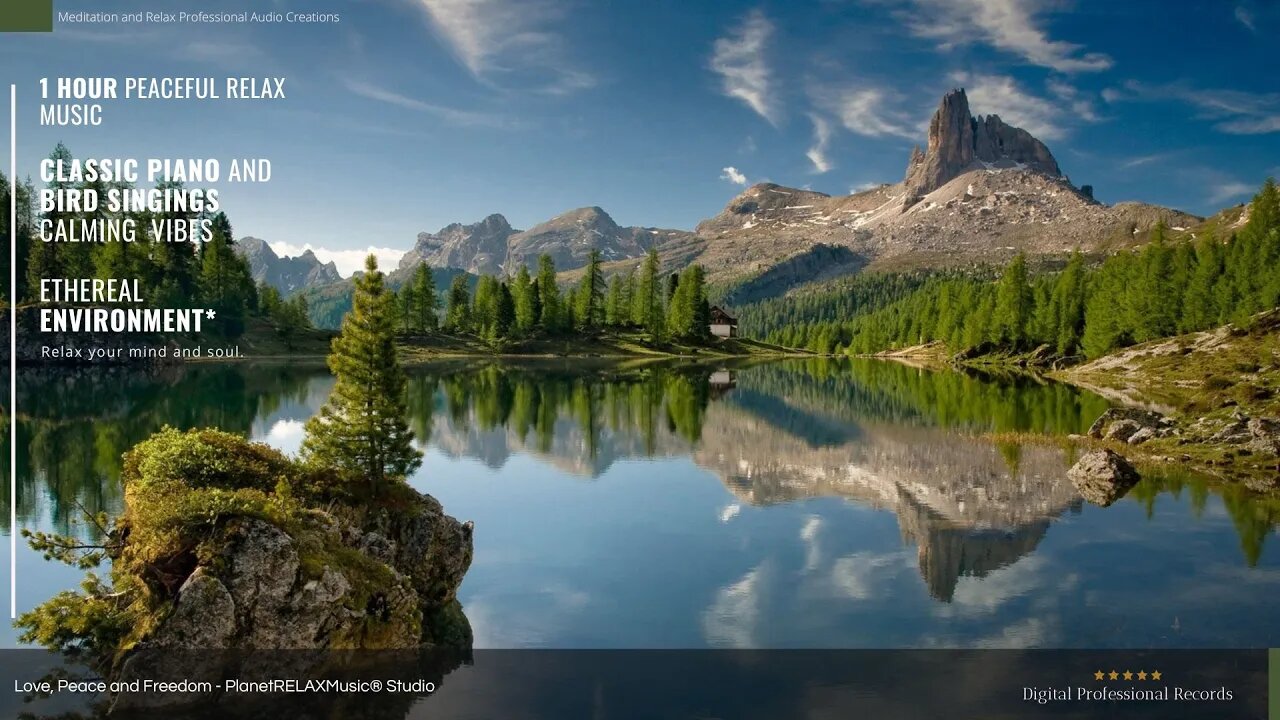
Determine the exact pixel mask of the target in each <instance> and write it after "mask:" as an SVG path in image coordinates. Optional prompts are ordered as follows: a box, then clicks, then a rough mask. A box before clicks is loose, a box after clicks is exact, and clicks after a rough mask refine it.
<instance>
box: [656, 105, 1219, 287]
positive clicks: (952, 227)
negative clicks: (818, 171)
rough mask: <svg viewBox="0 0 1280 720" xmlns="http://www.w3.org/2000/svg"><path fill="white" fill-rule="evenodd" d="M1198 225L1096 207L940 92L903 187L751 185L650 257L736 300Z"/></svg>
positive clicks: (1010, 134) (1038, 155) (1055, 168)
mask: <svg viewBox="0 0 1280 720" xmlns="http://www.w3.org/2000/svg"><path fill="white" fill-rule="evenodd" d="M1200 221H1201V218H1198V217H1195V216H1193V215H1189V214H1187V213H1183V212H1179V211H1177V210H1172V209H1169V208H1164V207H1159V206H1156V205H1148V204H1145V203H1138V202H1122V203H1117V204H1115V205H1105V204H1103V203H1100V202H1098V201H1096V200H1095V199H1094V197H1093V194H1092V189H1091V188H1090V187H1089V186H1083V187H1077V186H1075V185H1074V184H1072V182H1071V180H1070V179H1068V178H1067V176H1066V175H1065V174H1064V173H1063V172H1062V168H1061V167H1059V165H1058V161H1057V160H1056V159H1055V158H1054V156H1053V153H1051V152H1050V151H1049V148H1048V147H1047V146H1046V145H1045V144H1044V143H1043V142H1041V141H1040V140H1038V139H1036V138H1035V137H1033V136H1032V135H1031V133H1029V132H1027V131H1026V130H1023V129H1021V128H1017V127H1013V126H1011V125H1008V124H1007V123H1005V122H1004V121H1003V120H1001V119H1000V118H999V117H998V116H996V115H986V116H975V115H974V114H973V112H972V111H971V110H970V108H969V98H968V96H967V95H966V94H965V92H964V90H962V89H956V90H952V91H951V92H948V93H947V94H946V95H945V96H943V98H942V101H941V103H939V105H938V109H937V111H936V112H935V113H934V115H933V119H932V121H931V122H930V124H929V134H928V142H927V144H926V147H925V149H924V150H921V149H920V148H919V147H917V148H915V149H914V150H913V151H912V153H911V156H910V159H909V161H908V163H907V170H906V174H905V177H904V178H903V180H902V181H900V182H897V183H892V184H889V183H885V184H882V185H878V186H876V187H873V188H870V189H866V190H859V191H855V192H853V193H852V194H849V195H826V194H823V193H820V192H814V191H811V190H800V189H796V188H790V187H785V186H781V185H777V184H774V183H760V184H757V185H753V186H752V187H749V188H747V189H746V190H744V191H743V192H742V193H741V194H740V195H738V196H737V197H735V198H733V199H732V200H730V201H729V203H728V205H726V206H725V208H724V209H723V210H722V211H721V212H720V213H719V214H717V215H715V216H714V217H711V218H708V219H707V220H704V221H702V222H701V223H699V224H698V227H697V231H696V237H695V238H694V239H692V240H689V241H685V242H682V243H678V244H672V245H668V246H664V247H662V248H661V250H660V252H663V253H664V255H665V258H664V259H665V261H666V264H667V265H669V266H673V267H681V266H683V265H686V264H688V263H691V262H696V263H700V264H701V265H702V266H703V267H704V268H706V270H707V275H708V279H709V280H710V281H712V282H715V283H719V284H723V285H727V286H734V287H735V288H736V289H735V291H734V293H733V294H732V295H731V296H729V297H728V300H729V301H730V302H747V301H749V300H750V299H753V298H760V297H767V296H771V295H774V294H777V293H778V292H785V291H786V290H787V289H789V288H791V287H794V286H796V285H798V284H803V283H806V282H812V281H818V280H824V279H829V278H832V277H836V276H839V275H848V274H851V273H854V272H858V271H860V270H861V269H863V268H866V267H871V268H873V269H876V268H879V269H904V268H921V267H932V268H937V267H952V266H958V265H960V266H963V265H972V264H991V263H996V264H998V263H1002V262H1005V261H1007V260H1008V259H1009V258H1010V257H1011V256H1013V255H1014V254H1015V253H1017V252H1025V253H1027V254H1029V255H1059V256H1060V255H1065V254H1067V253H1070V252H1071V251H1073V250H1081V251H1084V252H1100V251H1107V250H1112V249H1118V248H1122V247H1128V246H1133V245H1137V244H1141V243H1143V242H1145V240H1146V238H1147V235H1148V232H1149V231H1150V229H1151V228H1152V227H1154V226H1155V225H1156V223H1158V222H1163V223H1164V224H1165V225H1166V226H1167V227H1169V228H1171V229H1173V230H1175V231H1177V230H1182V229H1186V228H1190V227H1193V226H1195V225H1197V224H1198V223H1199V222H1200Z"/></svg>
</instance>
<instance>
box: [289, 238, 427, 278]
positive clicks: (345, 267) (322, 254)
mask: <svg viewBox="0 0 1280 720" xmlns="http://www.w3.org/2000/svg"><path fill="white" fill-rule="evenodd" d="M267 244H268V245H270V246H271V250H272V251H274V252H275V254H276V255H279V256H280V257H298V256H299V255H301V254H303V253H305V252H306V251H308V250H310V251H311V252H313V253H315V256H316V259H318V260H319V261H320V262H322V263H330V262H331V263H333V264H334V265H336V266H338V272H339V273H340V274H341V275H342V276H343V277H350V276H351V274H352V273H354V272H355V271H357V270H363V269H364V259H365V258H366V257H368V256H369V255H370V254H372V255H373V256H374V257H376V258H377V259H378V268H379V269H381V270H382V271H383V272H387V271H390V270H393V269H395V267H396V265H398V264H399V263H400V258H401V257H402V256H403V255H404V252H405V251H404V250H397V249H394V248H381V247H374V246H372V245H370V246H369V247H367V248H365V249H363V250H330V249H329V248H323V247H315V246H313V245H312V244H311V243H306V244H304V245H295V244H293V243H290V242H284V241H276V242H272V243H267Z"/></svg>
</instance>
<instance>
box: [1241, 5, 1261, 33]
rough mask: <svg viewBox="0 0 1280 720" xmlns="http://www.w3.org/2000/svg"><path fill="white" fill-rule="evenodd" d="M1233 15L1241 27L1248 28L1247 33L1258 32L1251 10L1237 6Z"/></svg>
mask: <svg viewBox="0 0 1280 720" xmlns="http://www.w3.org/2000/svg"><path fill="white" fill-rule="evenodd" d="M1235 14H1236V20H1238V21H1240V24H1241V25H1243V26H1245V27H1246V28H1248V29H1249V32H1254V33H1256V32H1258V23H1257V20H1256V19H1255V18H1254V16H1253V10H1251V9H1249V8H1247V7H1245V6H1244V5H1237V6H1236V11H1235Z"/></svg>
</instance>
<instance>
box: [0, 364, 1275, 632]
mask: <svg viewBox="0 0 1280 720" xmlns="http://www.w3.org/2000/svg"><path fill="white" fill-rule="evenodd" d="M332 383H333V381H332V379H331V378H330V377H329V376H327V375H326V374H325V373H324V372H323V371H322V370H319V369H312V370H308V369H299V368H289V367H283V366H237V367H229V366H196V367H190V368H185V369H183V368H177V369H174V370H172V371H169V374H168V375H164V376H161V377H144V376H140V375H128V374H122V375H118V376H109V377H101V376H98V377H95V378H88V377H84V376H70V375H63V374H43V375H41V374H36V373H34V372H28V373H24V374H23V375H22V377H21V379H20V387H19V394H20V400H19V402H20V408H21V413H20V415H19V433H20V436H19V478H18V480H19V488H18V490H19V506H18V508H17V515H18V519H19V526H20V527H26V528H40V529H46V530H48V529H54V530H58V531H62V532H74V533H78V534H81V535H86V536H87V535H88V530H87V529H85V528H84V527H83V526H82V525H80V524H78V523H77V522H76V518H77V517H79V516H80V515H81V514H82V512H83V510H82V509H88V510H98V509H104V510H107V511H109V512H115V511H118V510H119V508H120V505H121V492H120V487H119V465H120V460H119V457H120V453H121V452H122V451H123V450H125V449H126V448H128V447H129V446H130V445H132V444H133V443H135V442H137V441H138V440H140V439H142V438H144V437H146V436H147V435H148V434H150V433H151V432H154V431H155V430H157V429H159V428H160V427H162V426H163V425H166V424H168V425H173V426H176V427H193V426H204V425H217V426H220V427H222V428H224V429H227V430H233V431H238V432H244V433H247V434H249V435H250V436H251V437H253V438H255V439H259V440H263V441H265V442H268V443H270V444H272V445H275V446H277V447H279V448H281V449H283V450H285V451H287V452H294V451H296V450H297V448H298V446H299V444H300V442H301V436H302V426H303V423H304V422H305V421H306V419H307V418H308V417H309V416H310V415H311V414H312V413H313V412H315V411H316V409H317V408H318V407H319V406H320V405H321V404H322V403H323V402H324V399H325V397H326V395H327V393H328V392H329V390H330V388H331V387H332ZM1106 406H1107V404H1106V401H1104V400H1102V399H1101V398H1098V397H1096V396H1093V395H1089V394H1087V393H1082V392H1079V391H1076V390H1073V389H1070V388H1067V387H1064V386H1061V385H1056V384H1045V383H1039V382H1034V381H1030V380H1026V379H1022V380H1012V379H996V378H976V377H969V376H965V375H960V374H956V373H931V372H928V371H921V370H916V369H912V368H908V367H905V366H901V365H896V364H889V363H878V362H873V361H861V362H816V361H815V362H810V363H795V362H793V363H778V364H767V365H757V366H753V367H746V368H738V369H723V368H711V367H704V368H693V367H687V366H685V367H680V366H668V367H661V366H650V367H645V368H619V367H612V366H606V365H600V366H597V367H590V368H583V367H582V363H581V362H578V363H574V364H569V363H544V364H540V365H521V366H516V367H504V368H499V367H495V366H490V367H485V368H480V369H477V368H476V366H475V364H474V363H472V364H470V365H467V364H460V363H453V364H440V365H428V366H424V367H421V368H417V369H414V370H412V371H411V382H410V414H411V416H412V427H413V428H414V430H415V432H416V433H417V436H418V438H419V441H420V443H421V444H422V445H423V447H424V448H425V450H426V459H425V461H424V463H423V466H422V469H421V470H420V471H419V472H418V474H417V475H415V476H414V477H413V478H412V480H411V482H412V483H413V485H414V486H415V487H417V488H419V489H421V490H424V491H427V492H430V493H432V494H434V495H436V496H437V497H439V498H440V500H441V501H442V502H443V503H444V505H445V507H446V509H447V510H448V511H449V512H450V513H451V514H453V515H455V516H456V517H458V518H459V519H469V520H474V521H475V523H476V534H475V543H476V545H475V550H476V552H475V562H474V564H473V565H472V568H471V571H470V573H469V574H468V575H467V578H466V581H465V582H464V584H463V586H462V588H461V592H460V595H461V599H462V602H463V605H464V607H465V610H466V613H467V616H468V617H469V618H470V620H471V623H472V625H473V626H474V628H475V632H476V642H477V646H480V647H502V648H509V647H593V648H597V647H598V648H606V647H607V648H614V647H676V648H684V647H903V646H913V647H914V646H920V647H934V646H942V647H970V646H979V647H1131V646H1132V647H1191V646H1222V647H1265V646H1269V645H1270V646H1274V645H1277V644H1280V613H1276V612H1274V598H1276V597H1277V596H1278V595H1280V552H1278V551H1277V550H1276V547H1275V537H1274V536H1275V534H1276V526H1277V522H1278V521H1280V503H1277V502H1276V501H1274V500H1270V501H1268V500H1258V499H1255V498H1252V497H1250V496H1248V495H1247V494H1245V493H1243V492H1241V491H1239V490H1235V489H1227V490H1223V489H1221V488H1217V487H1215V486H1213V485H1212V484H1211V483H1208V482H1206V481H1205V480H1203V479H1201V478H1196V477H1191V476H1178V475H1168V476H1163V477H1148V478H1146V479H1145V480H1144V481H1143V482H1142V484H1140V485H1139V486H1138V487H1137V488H1135V489H1134V491H1132V492H1131V493H1130V494H1129V495H1128V497H1126V498H1125V499H1123V500H1121V501H1119V502H1118V503H1116V504H1115V505H1113V506H1111V507H1108V508H1099V507H1095V506H1092V505H1089V504H1087V503H1085V502H1084V501H1082V500H1081V499H1079V497H1078V496H1077V494H1076V492H1075V490H1074V489H1073V488H1072V486H1071V483H1070V482H1069V481H1068V480H1067V479H1066V468H1067V467H1068V466H1069V464H1070V460H1071V458H1069V457H1068V456H1066V455H1065V454H1064V451H1063V450H1061V449H1060V448H1058V447H1056V446H1055V445H1053V444H1052V443H1048V444H1023V445H1018V444H1014V443H993V442H990V441H988V440H984V439H982V437H981V436H983V435H985V434H988V433H991V432H1005V431H1033V432H1041V433H1054V434H1066V433H1072V432H1081V431H1083V430H1084V429H1085V428H1087V427H1088V425H1089V424H1090V423H1091V422H1092V420H1093V419H1094V418H1095V417H1096V416H1097V415H1098V414H1099V413H1100V412H1102V410H1103V409H1104V408H1105V407H1106ZM5 500H6V501H7V498H6V499H5ZM8 514H9V513H8V508H5V509H4V513H3V517H4V522H5V523H7V522H8ZM4 531H5V534H6V535H7V534H8V532H9V528H8V527H5V528H4ZM2 563H3V565H2V566H0V567H3V571H4V573H5V574H7V573H8V567H7V563H8V559H7V554H6V557H5V558H4V560H3V561H2ZM18 565H19V577H20V583H19V588H18V602H19V610H20V611H22V610H26V609H29V608H31V607H33V606H34V605H36V604H38V603H40V602H42V601H44V600H45V599H47V598H48V597H50V596H51V595H53V594H54V593H56V592H58V591H60V590H64V589H68V588H73V587H75V586H76V585H77V584H78V581H79V577H80V573H79V572H78V571H76V570H73V569H71V568H67V567H64V566H61V565H57V564H53V563H48V562H45V561H43V560H42V559H41V558H40V557H39V555H37V554H35V553H33V552H31V551H30V550H28V549H26V548H25V547H24V548H20V551H19V557H18ZM0 641H2V642H3V643H4V645H6V646H12V645H15V644H18V641H17V638H16V634H15V632H14V631H13V630H12V629H7V628H6V629H5V630H4V631H3V634H2V635H0Z"/></svg>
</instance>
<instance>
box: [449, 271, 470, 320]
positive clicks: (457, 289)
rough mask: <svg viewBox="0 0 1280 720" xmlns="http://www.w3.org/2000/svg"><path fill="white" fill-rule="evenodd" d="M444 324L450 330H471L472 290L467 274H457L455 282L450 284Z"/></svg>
mask: <svg viewBox="0 0 1280 720" xmlns="http://www.w3.org/2000/svg"><path fill="white" fill-rule="evenodd" d="M444 326H445V329H447V330H448V331H449V332H455V333H460V332H469V331H470V330H471V291H470V290H468V288H467V276H466V275H455V276H454V278H453V282H452V283H450V284H449V298H448V304H447V305H446V307H445V313H444Z"/></svg>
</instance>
